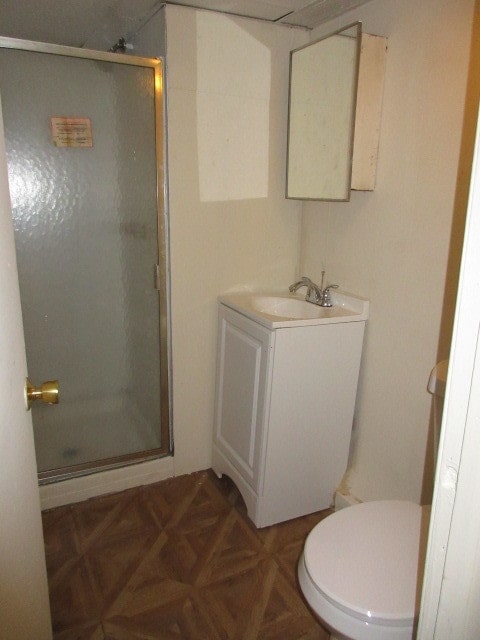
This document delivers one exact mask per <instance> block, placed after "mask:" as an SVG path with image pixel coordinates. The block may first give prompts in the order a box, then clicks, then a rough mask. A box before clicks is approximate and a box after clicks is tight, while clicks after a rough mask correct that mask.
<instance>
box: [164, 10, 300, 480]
mask: <svg viewBox="0 0 480 640" xmlns="http://www.w3.org/2000/svg"><path fill="white" fill-rule="evenodd" d="M166 19H167V20H166V22H167V99H168V134H169V135H168V155H169V174H170V183H169V185H170V233H171V283H172V327H173V416H174V438H175V458H174V463H175V473H176V474H179V473H188V472H191V471H194V470H196V469H202V468H207V467H209V466H210V461H211V434H212V426H213V402H214V387H215V341H216V324H217V319H216V297H217V296H218V295H219V294H220V293H222V292H225V291H230V290H234V289H245V288H246V289H258V290H261V289H268V288H271V287H275V288H282V289H284V290H285V289H286V288H287V287H288V285H289V284H290V283H291V282H292V279H293V277H294V274H295V272H296V270H297V260H298V255H299V232H300V221H301V220H300V216H301V205H300V204H299V203H298V202H294V201H287V200H285V198H284V184H285V156H286V153H285V146H286V126H287V93H288V60H289V51H290V50H291V49H293V48H295V47H296V46H299V45H300V44H302V43H303V42H305V41H306V39H307V35H306V32H305V31H304V30H300V29H292V28H287V27H282V26H278V25H272V24H268V23H265V22H260V21H256V20H248V19H241V18H235V17H229V16H226V15H222V14H218V13H213V12H209V11H198V10H194V9H189V8H185V7H180V6H174V5H168V6H167V7H166Z"/></svg>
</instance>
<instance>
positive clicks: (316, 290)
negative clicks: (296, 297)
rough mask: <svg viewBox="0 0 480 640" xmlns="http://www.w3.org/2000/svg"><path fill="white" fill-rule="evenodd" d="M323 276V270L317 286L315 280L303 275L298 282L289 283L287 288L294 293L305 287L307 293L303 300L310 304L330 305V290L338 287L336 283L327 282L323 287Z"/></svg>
mask: <svg viewBox="0 0 480 640" xmlns="http://www.w3.org/2000/svg"><path fill="white" fill-rule="evenodd" d="M324 278H325V271H322V284H321V285H320V286H318V284H315V282H312V281H311V280H310V278H307V277H305V276H303V278H302V279H301V280H299V281H298V282H294V283H293V284H291V285H290V286H289V287H288V289H289V291H291V293H295V291H298V289H300V288H301V287H307V295H306V296H305V300H306V301H307V302H311V303H312V304H318V306H319V307H332V306H333V304H332V300H331V298H330V290H331V289H338V284H329V285H327V286H326V287H325V289H324V288H323V280H324Z"/></svg>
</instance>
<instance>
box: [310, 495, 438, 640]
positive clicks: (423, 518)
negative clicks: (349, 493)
mask: <svg viewBox="0 0 480 640" xmlns="http://www.w3.org/2000/svg"><path fill="white" fill-rule="evenodd" d="M428 519H429V508H428V507H427V508H425V507H419V506H418V505H416V504H413V503H412V502H406V501H400V500H385V501H378V502H364V503H361V504H358V505H355V506H353V507H348V508H346V509H342V510H341V511H337V512H336V513H334V514H333V515H331V516H329V517H328V518H326V519H325V520H323V521H322V522H320V523H319V524H318V525H317V526H316V527H315V528H314V529H313V530H312V531H311V532H310V534H309V536H308V538H307V541H306V543H305V548H304V552H303V554H302V557H301V559H300V563H299V567H298V576H299V581H300V587H301V589H302V591H303V594H304V595H305V598H306V599H307V602H308V603H309V604H310V606H311V607H312V609H313V611H315V613H316V614H317V615H318V617H319V618H320V620H321V621H323V623H324V624H325V626H326V627H327V628H329V629H330V630H331V631H332V632H333V633H334V634H335V636H336V637H339V638H347V639H349V640H412V638H414V634H415V627H416V622H417V615H418V609H419V602H420V595H421V577H422V571H423V561H424V551H425V547H426V537H427V530H428ZM419 567H421V571H420V572H419ZM419 577H420V579H419Z"/></svg>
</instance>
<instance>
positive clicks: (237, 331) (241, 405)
mask: <svg viewBox="0 0 480 640" xmlns="http://www.w3.org/2000/svg"><path fill="white" fill-rule="evenodd" d="M225 299H226V300H227V302H228V297H226V298H225ZM225 299H224V300H225ZM366 304H367V305H368V303H366ZM234 306H236V307H237V308H236V309H232V308H230V307H229V306H227V305H226V304H222V303H220V304H219V330H218V348H217V393H216V407H215V429H214V438H213V461H212V467H213V469H214V471H215V473H216V474H217V475H218V476H221V475H223V474H226V475H228V476H229V477H230V478H231V479H232V480H233V481H234V482H235V484H236V485H237V487H238V489H239V490H240V492H241V494H242V496H243V498H244V500H245V503H246V506H247V510H248V515H249V516H250V518H251V519H252V521H253V522H254V523H255V525H256V526H257V527H264V526H267V525H271V524H274V523H276V522H281V521H284V520H289V519H291V518H295V517H298V516H301V515H305V514H307V513H312V512H314V511H317V510H320V509H325V508H327V507H329V506H330V505H331V503H332V500H333V496H334V492H335V490H336V488H337V486H338V484H339V483H340V481H341V479H342V476H343V474H344V472H345V469H346V466H347V459H348V452H349V445H350V437H351V430H352V421H353V412H354V406H355V396H356V388H357V380H358V373H359V367H360V359H361V352H362V341H363V332H364V326H365V318H363V319H359V320H351V319H350V320H348V321H345V322H342V321H341V319H340V320H339V319H338V318H336V320H335V321H333V322H332V323H328V322H327V323H323V324H311V323H309V321H305V322H306V324H305V322H304V323H303V325H302V324H301V323H300V326H299V325H298V324H295V323H293V324H294V326H288V325H289V323H288V322H285V323H283V324H284V325H287V326H280V327H279V326H277V325H278V324H282V323H278V322H273V323H269V322H268V317H269V316H268V315H267V321H266V322H265V323H264V324H262V322H261V321H260V322H259V321H258V319H257V320H256V319H252V317H248V316H247V315H245V314H244V313H242V311H243V309H242V306H241V304H240V306H239V305H234ZM239 309H240V310H239ZM350 317H351V316H350ZM353 317H354V318H356V317H357V316H353ZM358 317H359V318H362V315H361V314H360V315H359V316H358ZM259 319H260V320H262V319H261V318H259ZM269 324H270V325H271V328H270V327H269V326H266V325H269ZM290 324H291V323H290Z"/></svg>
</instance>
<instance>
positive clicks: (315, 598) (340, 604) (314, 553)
mask: <svg viewBox="0 0 480 640" xmlns="http://www.w3.org/2000/svg"><path fill="white" fill-rule="evenodd" d="M447 365H448V363H445V362H442V363H439V364H438V365H437V366H436V367H435V368H434V369H433V371H432V374H431V376H430V381H429V385H428V389H429V391H430V392H431V393H433V394H434V416H435V430H439V429H440V425H441V410H439V408H440V409H441V407H442V406H443V396H444V393H445V380H446V374H447ZM429 516H430V507H428V506H427V507H421V506H419V505H417V504H414V503H413V502H408V501H405V500H379V501H373V502H362V503H359V504H356V505H354V506H352V507H348V508H345V509H341V510H340V511H337V512H336V513H334V514H333V515H331V516H329V517H327V518H325V519H324V520H322V522H320V523H319V524H318V525H317V526H316V527H315V528H314V529H313V530H312V531H311V532H310V534H309V536H308V538H307V540H306V542H305V547H304V550H303V553H302V556H301V558H300V561H299V565H298V579H299V583H300V588H301V590H302V592H303V594H304V596H305V598H306V600H307V602H308V604H309V605H310V607H311V608H312V610H313V611H314V612H315V613H316V615H317V616H318V618H319V619H320V621H321V622H322V624H323V625H324V626H325V627H326V628H327V629H329V630H330V632H331V633H332V635H331V640H336V639H338V640H412V638H414V637H415V633H416V625H417V621H418V612H419V607H420V598H421V582H422V571H423V565H424V559H425V551H426V544H427V535H428V524H429V519H430V518H429Z"/></svg>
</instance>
